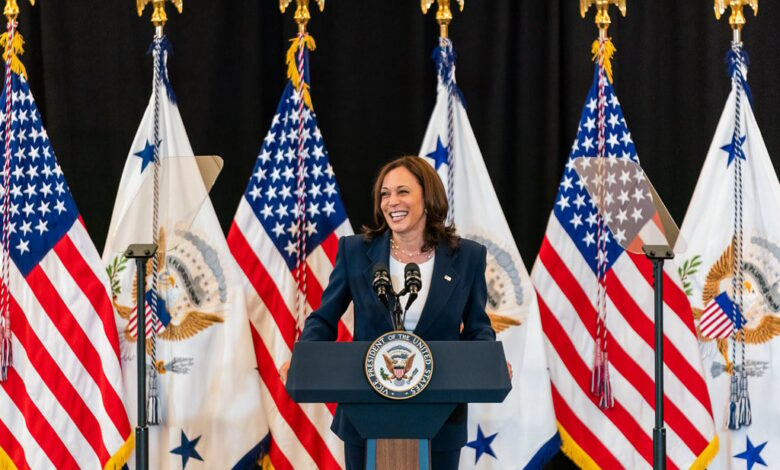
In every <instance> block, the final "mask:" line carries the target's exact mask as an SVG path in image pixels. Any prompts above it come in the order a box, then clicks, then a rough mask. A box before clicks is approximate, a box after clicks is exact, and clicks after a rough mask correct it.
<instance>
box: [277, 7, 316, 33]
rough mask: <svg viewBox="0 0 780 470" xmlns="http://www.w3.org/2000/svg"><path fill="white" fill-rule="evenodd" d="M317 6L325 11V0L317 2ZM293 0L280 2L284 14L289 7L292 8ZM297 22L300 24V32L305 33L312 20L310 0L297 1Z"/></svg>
mask: <svg viewBox="0 0 780 470" xmlns="http://www.w3.org/2000/svg"><path fill="white" fill-rule="evenodd" d="M316 2H317V6H319V7H320V11H323V10H325V0H316ZM290 3H292V0H279V10H280V11H281V12H282V13H284V12H285V11H287V7H288V6H290ZM295 3H296V5H297V6H296V8H295V16H293V18H295V22H296V23H298V32H299V33H301V34H302V33H305V32H306V25H307V24H308V23H309V20H310V19H311V12H310V11H309V0H295Z"/></svg>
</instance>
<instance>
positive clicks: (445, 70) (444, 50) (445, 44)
mask: <svg viewBox="0 0 780 470" xmlns="http://www.w3.org/2000/svg"><path fill="white" fill-rule="evenodd" d="M439 46H440V49H441V56H442V65H441V68H440V71H439V73H440V76H441V79H442V82H443V84H444V86H446V87H447V201H448V202H449V206H448V210H447V222H448V223H450V224H453V223H455V155H453V135H454V125H455V51H454V50H453V47H452V40H451V39H449V38H446V37H443V36H442V37H440V38H439Z"/></svg>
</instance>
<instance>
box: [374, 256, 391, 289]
mask: <svg viewBox="0 0 780 470" xmlns="http://www.w3.org/2000/svg"><path fill="white" fill-rule="evenodd" d="M372 278H373V281H372V282H371V285H372V287H373V288H374V290H378V289H380V288H381V289H387V288H389V287H390V286H391V284H390V268H388V267H387V264H385V263H381V262H380V263H377V264H375V265H374V271H373V276H372ZM383 293H384V292H383Z"/></svg>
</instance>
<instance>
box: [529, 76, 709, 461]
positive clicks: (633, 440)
mask: <svg viewBox="0 0 780 470" xmlns="http://www.w3.org/2000/svg"><path fill="white" fill-rule="evenodd" d="M600 67H601V66H599V65H597V66H596V73H595V75H594V81H593V85H592V87H591V89H590V91H589V93H588V97H587V99H586V102H585V107H584V109H583V112H582V117H581V120H580V124H579V128H578V132H577V138H576V140H575V141H574V144H573V146H572V149H571V153H570V154H569V159H568V163H567V165H566V169H565V170H564V174H563V178H562V179H561V183H560V186H559V191H558V195H557V197H556V200H555V206H554V208H553V212H552V214H551V215H550V219H549V222H548V225H547V231H546V234H545V237H544V240H543V242H542V247H541V249H540V252H539V256H538V258H537V260H536V263H535V265H534V269H533V272H532V275H531V278H532V281H533V283H534V285H535V287H536V290H537V297H538V300H539V309H540V314H541V318H542V328H543V331H544V334H545V337H546V344H547V362H548V365H549V367H550V376H551V381H552V392H553V402H554V405H555V414H556V418H557V420H558V423H559V429H560V431H561V436H562V440H563V449H564V451H565V452H566V453H567V454H568V455H569V456H570V457H572V458H573V459H574V460H575V461H576V462H580V463H582V464H587V465H592V466H596V465H597V466H599V467H601V468H650V467H651V466H652V460H653V445H652V432H653V425H654V404H655V401H654V392H653V391H654V362H653V357H654V353H653V344H654V342H653V331H654V322H653V280H652V269H651V262H650V261H649V260H648V259H646V258H645V257H644V256H643V255H640V254H636V253H632V252H629V251H626V250H625V249H623V248H622V247H621V244H620V243H619V242H618V240H616V239H618V238H620V239H621V240H620V241H621V242H630V240H631V237H632V236H633V234H635V233H637V232H638V230H639V228H638V226H639V225H641V224H642V223H643V222H642V220H641V219H643V218H644V217H648V215H646V214H640V213H637V211H639V212H644V211H645V210H646V209H648V208H647V207H646V206H644V205H643V199H644V198H647V197H648V196H649V194H648V193H647V192H646V190H644V189H641V188H642V187H643V186H642V185H641V184H638V183H639V182H640V180H641V178H643V177H644V176H643V173H641V172H628V171H627V168H623V167H624V166H625V165H624V164H623V162H621V160H627V161H632V162H636V163H638V158H637V153H636V148H635V147H634V142H633V140H632V138H631V133H630V132H629V130H628V127H627V125H626V121H625V119H624V117H623V111H622V109H621V107H620V103H619V101H618V98H617V96H616V95H615V92H614V90H613V87H612V83H611V81H609V80H606V79H605V78H604V75H603V69H602V70H601V71H600V70H599V69H600ZM600 72H601V73H600ZM600 76H601V83H602V86H603V88H602V89H603V92H602V94H601V97H602V99H601V100H600V99H599V97H600V94H599V88H600ZM600 105H601V109H602V113H599V107H600ZM600 114H601V116H602V119H599V116H600ZM599 121H601V122H599ZM600 126H601V128H602V129H603V134H602V135H603V139H604V140H603V147H602V148H603V154H602V155H603V157H604V158H605V159H606V161H607V162H612V161H615V162H616V164H614V165H612V166H610V164H609V163H607V164H603V167H602V168H603V169H604V170H606V171H604V172H603V173H601V178H603V179H602V182H601V185H602V186H601V187H602V188H603V190H604V191H603V192H601V193H598V194H601V195H602V196H601V197H603V201H604V204H597V203H596V201H594V200H593V199H592V198H591V197H590V194H591V192H589V191H588V185H587V183H588V182H587V181H584V180H583V179H582V178H581V177H580V176H579V174H578V170H580V171H581V170H582V168H581V167H580V168H578V167H577V164H578V163H580V162H581V160H579V159H580V158H582V157H584V158H585V159H588V160H594V158H595V157H596V156H597V155H598V153H599V127H600ZM594 163H596V162H594ZM618 163H620V165H618ZM580 165H581V163H580ZM613 179H614V180H613ZM621 179H624V180H625V181H624V182H621ZM632 186H633V190H637V191H638V192H637V194H636V195H634V194H630V193H629V192H628V191H629V189H630V187H632ZM591 189H594V188H591ZM610 198H612V202H611V203H610V202H609V199H610ZM598 207H602V209H603V210H602V211H601V216H602V217H603V218H604V219H605V220H604V222H612V223H611V224H608V225H607V226H606V227H605V228H604V230H605V233H604V235H603V238H602V240H603V244H602V249H601V250H598V249H597V246H598V244H599V243H598V242H599V236H598V226H599V212H600V211H599V210H598ZM632 216H633V217H632ZM610 218H611V219H613V220H607V219H610ZM634 218H635V219H636V221H634ZM629 225H631V227H633V228H629V227H628V226H629ZM610 227H612V228H610ZM647 227H648V229H650V230H651V229H653V228H654V227H655V230H658V228H657V226H656V225H655V224H647ZM624 228H625V230H626V231H625V233H624V232H622V231H621V230H623V229H624ZM613 230H614V231H613ZM640 236H641V234H640ZM623 238H625V239H626V240H623ZM599 251H601V255H600V256H601V260H602V263H603V265H602V266H601V269H602V271H601V272H602V273H603V278H602V279H603V280H604V284H603V285H604V288H605V295H606V296H605V297H604V302H603V303H602V305H603V307H604V308H605V312H604V313H605V314H606V317H605V318H606V323H605V324H606V335H605V338H606V344H607V348H606V349H607V352H608V358H609V365H608V367H609V377H608V380H609V381H610V382H611V387H612V396H613V397H614V404H613V406H612V407H610V408H607V409H603V408H602V407H600V406H599V399H598V398H597V397H596V396H594V394H593V393H592V392H591V378H592V370H593V366H594V357H595V356H594V352H595V348H596V334H597V333H596V332H597V329H596V325H597V317H598V316H599V307H598V306H599V302H598V300H597V299H598V293H599V275H598V274H599V260H598V259H597V255H598V253H599ZM672 264H673V263H670V262H667V263H666V265H665V272H664V308H665V313H664V330H665V331H664V366H665V367H664V381H665V390H664V393H665V398H664V406H665V423H666V424H665V426H666V432H667V434H666V436H667V453H668V457H667V466H668V468H688V467H691V466H692V465H694V464H696V465H698V466H699V467H703V466H704V465H706V464H707V462H708V461H709V459H711V458H712V456H713V455H714V453H715V451H716V450H717V437H716V435H715V430H714V425H713V419H712V411H711V405H710V399H709V396H708V394H707V387H706V384H705V381H704V377H703V373H702V366H701V359H700V356H699V349H698V344H697V339H696V330H695V328H694V324H693V317H692V314H691V308H690V305H689V303H688V300H687V298H686V296H685V293H684V292H683V290H682V288H681V284H680V281H679V278H678V276H677V273H676V272H675V270H674V269H673V266H672ZM587 465H586V466H587Z"/></svg>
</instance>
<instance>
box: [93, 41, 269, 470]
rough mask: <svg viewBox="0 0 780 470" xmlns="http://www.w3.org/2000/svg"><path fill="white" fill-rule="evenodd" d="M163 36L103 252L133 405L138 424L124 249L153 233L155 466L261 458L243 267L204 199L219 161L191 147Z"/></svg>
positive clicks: (131, 292)
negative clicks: (241, 274)
mask: <svg viewBox="0 0 780 470" xmlns="http://www.w3.org/2000/svg"><path fill="white" fill-rule="evenodd" d="M166 46H167V41H166V40H165V38H162V39H160V40H156V41H155V43H154V44H153V49H154V53H155V54H158V58H157V59H156V62H158V63H159V64H158V66H157V67H156V74H155V76H156V77H158V79H157V80H158V83H157V84H156V86H155V88H156V92H155V93H153V95H152V98H151V100H150V102H149V106H148V107H147V109H146V113H145V114H144V117H143V119H142V121H141V125H140V126H139V128H138V131H137V133H136V136H135V139H134V141H133V144H132V146H131V147H130V152H129V155H128V157H127V162H126V163H125V168H124V172H123V173H122V180H121V182H120V185H119V192H118V194H117V197H116V202H115V205H114V212H113V215H112V217H111V225H110V228H109V233H108V237H107V240H106V247H105V249H104V251H103V262H104V264H105V265H106V267H107V270H108V274H109V277H110V279H111V281H112V288H113V302H114V305H115V306H116V309H117V327H118V328H119V336H120V345H121V354H122V372H123V377H124V381H125V388H126V390H127V397H128V398H127V401H126V407H127V410H128V413H129V414H130V416H131V421H132V422H133V423H132V424H133V425H135V423H136V418H137V414H136V402H137V399H136V390H137V386H136V383H137V382H136V380H137V377H136V361H137V360H138V358H137V357H136V338H137V312H136V301H135V299H136V292H137V289H138V288H139V286H137V285H136V281H135V279H136V269H135V262H134V261H133V260H128V259H126V258H125V257H124V256H123V252H124V251H125V250H126V249H127V247H128V245H129V244H131V243H151V242H152V234H153V233H154V232H156V235H157V244H158V247H159V248H158V252H157V253H158V254H157V259H156V263H157V266H156V267H155V266H154V265H153V262H152V261H151V260H150V262H149V263H147V277H146V285H145V286H143V288H144V289H145V291H146V300H147V306H146V312H147V328H146V337H147V338H148V339H147V349H146V354H144V357H143V358H142V359H143V360H145V361H146V362H147V369H148V370H149V374H148V378H147V381H148V384H149V386H148V395H149V397H150V400H153V402H152V403H151V404H152V405H154V402H157V401H158V402H159V404H158V406H157V410H156V411H157V412H156V413H154V406H150V409H149V411H150V412H152V415H154V414H157V415H158V417H159V424H156V425H152V426H150V428H149V429H150V435H149V447H150V449H149V455H150V458H149V464H150V468H155V469H167V468H187V465H188V464H189V465H190V467H191V468H192V467H194V464H195V462H196V461H198V462H197V463H198V464H200V465H201V467H197V468H254V465H255V462H256V461H257V459H258V458H260V457H261V455H260V454H261V450H262V449H261V447H262V445H261V441H262V440H263V439H264V437H265V436H266V435H267V433H268V427H267V425H266V421H265V415H264V414H263V412H262V409H261V402H260V378H259V375H258V373H257V369H256V367H257V363H256V360H255V356H254V352H253V347H252V338H251V335H250V332H249V329H248V328H247V325H248V319H247V312H246V305H245V302H244V294H243V292H242V290H241V284H240V280H239V278H238V272H237V267H236V265H235V261H234V259H233V257H232V256H231V255H230V252H229V251H228V248H227V243H226V241H225V236H224V235H223V233H222V230H221V228H220V225H219V221H218V220H217V216H216V213H215V212H214V208H213V206H212V204H211V200H210V199H209V197H208V190H209V189H210V187H211V184H212V183H213V181H214V179H215V178H216V174H217V173H218V172H219V168H220V167H221V162H220V161H219V160H218V159H217V158H216V157H197V158H196V157H194V156H193V152H192V147H191V146H190V142H189V139H188V137H187V133H186V131H185V129H184V125H183V123H182V120H181V116H180V115H179V110H178V108H177V106H176V103H175V98H174V95H173V91H172V88H171V86H170V83H169V82H168V79H167V68H166V59H167V48H166ZM155 142H157V145H156V146H155ZM155 147H157V151H155ZM155 154H157V158H158V159H159V162H160V164H159V168H158V175H157V178H155V174H154V171H155ZM155 179H156V180H157V181H156V182H155ZM155 186H156V187H157V194H158V197H157V204H155V196H154V193H155ZM155 212H156V213H157V215H156V217H157V224H156V225H157V230H156V231H155V230H154V229H153V226H154V225H155V224H154V222H153V217H154V213H155ZM155 269H156V271H157V273H158V275H157V289H156V292H157V299H156V301H155V298H154V295H153V291H154V289H153V287H152V284H153V282H152V280H153V276H152V272H153V271H154V270H155ZM155 303H156V307H155V305H154V304H155ZM151 419H152V418H150V420H151ZM131 464H132V462H131Z"/></svg>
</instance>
